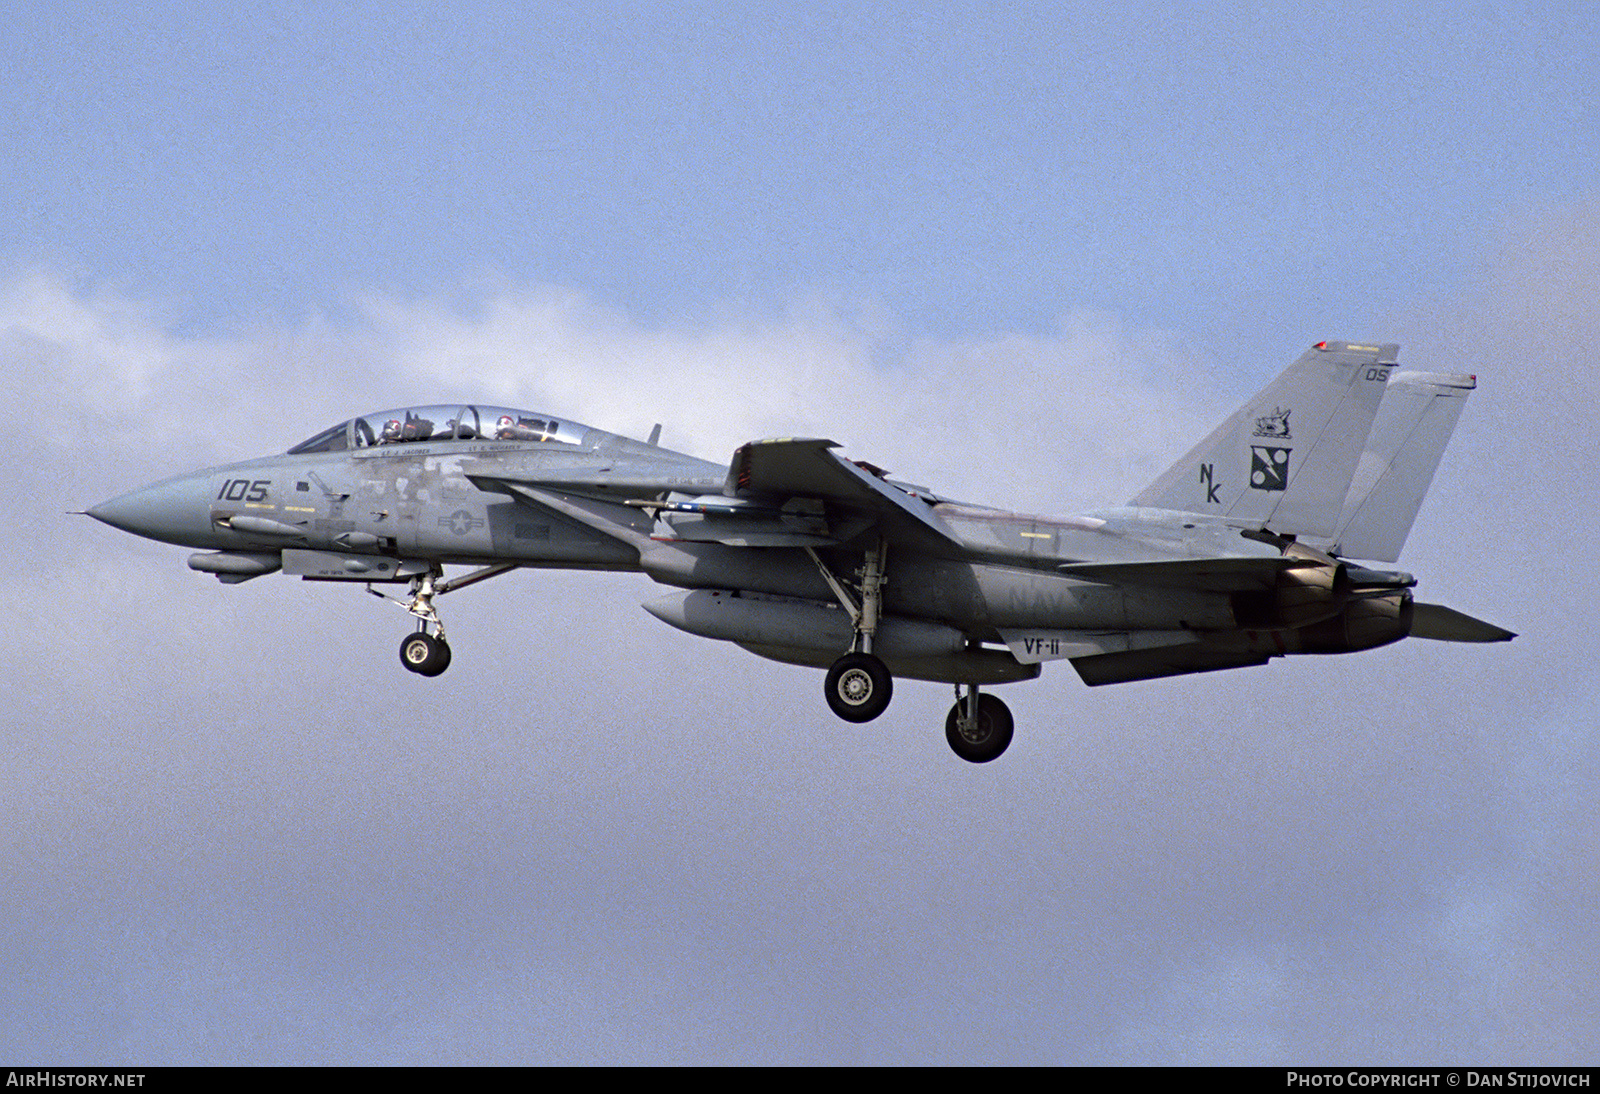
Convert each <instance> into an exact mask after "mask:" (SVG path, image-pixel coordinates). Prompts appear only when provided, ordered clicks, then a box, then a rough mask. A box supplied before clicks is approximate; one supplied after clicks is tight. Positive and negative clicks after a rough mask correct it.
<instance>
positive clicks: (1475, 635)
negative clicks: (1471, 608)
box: [1411, 604, 1516, 642]
mask: <svg viewBox="0 0 1600 1094" xmlns="http://www.w3.org/2000/svg"><path fill="white" fill-rule="evenodd" d="M1412 612H1413V614H1412V617H1411V637H1412V638H1432V639H1434V640H1436V641H1439V642H1509V641H1511V640H1512V639H1513V638H1515V637H1516V632H1514V631H1508V630H1506V629H1505V628H1504V627H1497V626H1495V625H1494V624H1493V623H1485V622H1484V621H1483V620H1481V619H1474V618H1473V617H1472V616H1470V615H1468V614H1466V613H1465V612H1458V611H1456V610H1455V609H1454V608H1446V607H1445V606H1444V605H1443V604H1417V605H1414V606H1413V609H1412Z"/></svg>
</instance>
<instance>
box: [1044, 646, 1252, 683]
mask: <svg viewBox="0 0 1600 1094" xmlns="http://www.w3.org/2000/svg"><path fill="white" fill-rule="evenodd" d="M1269 659H1270V658H1269V656H1268V655H1264V654H1259V653H1251V652H1248V651H1242V650H1217V649H1212V648H1210V647H1207V646H1203V645H1192V646H1169V647H1167V648H1164V649H1149V650H1129V651H1128V652H1126V653H1104V654H1101V655H1099V656H1098V657H1077V658H1074V659H1073V661H1072V667H1073V668H1075V669H1077V670H1078V675H1079V676H1081V677H1082V678H1083V682H1084V683H1085V684H1088V685H1089V686H1090V687H1092V688H1094V687H1099V686H1101V685H1102V684H1126V683H1128V682H1129V681H1132V680H1156V679H1160V678H1161V677H1163V676H1187V675H1189V674H1190V673H1196V672H1220V671H1221V670H1223V669H1242V668H1248V667H1250V666H1252V665H1265V664H1266V663H1267V661H1268V660H1269Z"/></svg>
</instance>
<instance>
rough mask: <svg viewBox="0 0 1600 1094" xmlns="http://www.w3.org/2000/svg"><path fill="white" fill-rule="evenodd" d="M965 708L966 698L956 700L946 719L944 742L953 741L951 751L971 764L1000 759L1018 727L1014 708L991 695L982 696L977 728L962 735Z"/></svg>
mask: <svg viewBox="0 0 1600 1094" xmlns="http://www.w3.org/2000/svg"><path fill="white" fill-rule="evenodd" d="M964 705H966V700H965V699H958V700H956V704H955V706H953V707H951V708H950V713H949V714H948V715H947V716H946V717H945V720H944V739H945V740H947V741H949V742H950V748H951V750H952V751H954V752H955V754H956V755H957V756H960V757H961V758H962V759H963V760H966V761H967V762H968V763H974V764H986V763H988V762H989V761H990V760H993V759H997V758H999V756H1000V754H1001V753H1002V752H1004V751H1005V750H1006V747H1007V746H1008V745H1010V744H1011V733H1012V730H1013V729H1014V728H1015V723H1014V722H1013V721H1012V720H1011V708H1010V707H1008V706H1006V705H1005V704H1004V703H1002V702H1001V701H1000V700H999V699H997V698H995V697H994V696H993V695H990V694H989V693H988V692H981V693H979V695H978V725H977V728H976V729H974V730H973V731H972V732H970V733H962V732H961V708H962V707H963V706H964Z"/></svg>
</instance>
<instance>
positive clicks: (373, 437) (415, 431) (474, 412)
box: [289, 405, 589, 456]
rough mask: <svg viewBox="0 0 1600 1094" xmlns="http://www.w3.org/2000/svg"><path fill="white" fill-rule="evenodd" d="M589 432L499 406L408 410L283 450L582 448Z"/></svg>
mask: <svg viewBox="0 0 1600 1094" xmlns="http://www.w3.org/2000/svg"><path fill="white" fill-rule="evenodd" d="M588 432H589V427H588V426H586V425H579V424H578V423H577V422H569V421H566V420H564V419H559V418H552V417H550V415H548V414H536V413H534V412H533V411H529V410H516V409H514V408H512V407H505V406H459V405H456V406H450V405H445V406H413V407H402V408H401V409H399V410H380V411H377V412H375V413H372V414H363V415H362V416H361V417H359V418H351V419H350V420H349V421H347V422H340V423H339V424H338V425H336V426H333V427H331V428H329V429H324V430H323V431H322V432H321V433H318V434H317V435H316V436H314V437H308V438H307V439H305V440H303V441H301V442H300V443H299V444H297V445H295V446H294V447H293V448H291V449H289V454H290V455H291V456H296V455H300V454H301V453H305V452H341V451H344V450H345V449H347V448H376V447H379V446H381V445H390V444H415V443H417V442H420V441H427V442H428V443H430V444H440V443H444V442H450V441H536V442H540V443H544V442H553V443H556V444H582V443H583V438H584V435H585V434H586V433H588Z"/></svg>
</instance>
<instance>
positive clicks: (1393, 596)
mask: <svg viewBox="0 0 1600 1094" xmlns="http://www.w3.org/2000/svg"><path fill="white" fill-rule="evenodd" d="M1412 612H1413V608H1412V602H1411V594H1410V593H1408V592H1393V593H1386V594H1385V595H1383V596H1373V597H1362V598H1360V599H1358V600H1352V601H1351V602H1350V603H1349V604H1348V605H1347V606H1346V607H1345V609H1344V611H1342V612H1340V613H1339V614H1338V615H1337V616H1336V617H1335V618H1333V619H1325V620H1323V621H1322V622H1320V623H1316V624H1313V625H1312V626H1309V627H1304V628H1302V629H1300V630H1298V631H1296V632H1295V633H1296V635H1297V636H1298V637H1299V639H1300V652H1301V653H1353V652H1355V651H1356V650H1370V649H1375V648H1376V647H1378V646H1387V645H1388V644H1389V643H1391V642H1398V641H1400V639H1402V638H1404V637H1406V636H1407V635H1409V634H1410V633H1411V617H1412Z"/></svg>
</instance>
